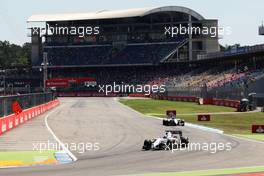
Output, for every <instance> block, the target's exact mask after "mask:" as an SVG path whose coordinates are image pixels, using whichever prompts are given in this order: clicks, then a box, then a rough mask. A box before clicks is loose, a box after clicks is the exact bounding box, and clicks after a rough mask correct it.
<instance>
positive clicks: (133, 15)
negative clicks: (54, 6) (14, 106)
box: [28, 6, 264, 99]
mask: <svg viewBox="0 0 264 176" xmlns="http://www.w3.org/2000/svg"><path fill="white" fill-rule="evenodd" d="M28 22H30V23H35V22H44V23H45V26H46V28H45V31H44V32H42V30H43V29H41V28H37V31H38V32H37V33H34V30H36V29H34V28H32V36H31V40H32V55H31V57H32V59H31V62H32V66H33V68H35V71H33V72H35V75H40V76H39V77H40V79H41V77H42V75H41V74H42V73H41V72H39V69H41V68H42V67H43V57H42V56H43V53H47V56H48V58H47V59H48V75H47V76H48V80H47V81H46V86H47V87H49V88H56V90H57V92H64V93H65V92H68V93H72V92H82V93H83V92H96V91H97V90H98V84H112V83H113V82H116V83H120V84H151V85H154V84H157V85H160V84H165V85H166V87H167V90H171V91H170V92H169V93H171V94H177V95H186V94H188V95H196V96H201V94H202V92H203V90H206V91H207V92H208V94H210V93H211V94H214V95H213V96H217V95H216V94H219V92H221V91H219V90H224V89H228V88H229V89H231V90H232V91H235V93H233V94H232V95H234V97H232V98H233V99H239V98H241V95H242V94H241V92H245V89H246V87H248V84H249V83H250V82H256V81H257V80H259V79H261V78H262V76H263V68H264V65H263V54H264V45H256V46H251V47H250V46H245V47H233V48H231V49H230V50H224V51H220V46H219V43H218V33H217V35H216V36H214V37H212V36H211V35H210V34H203V33H201V34H197V33H195V34H194V31H195V30H197V29H198V28H199V29H203V28H209V29H210V28H217V27H218V21H217V20H215V19H206V18H204V17H203V16H202V15H200V14H199V13H197V12H195V11H194V10H192V9H189V8H186V7H179V6H167V7H158V8H141V9H128V10H115V11H107V10H104V11H98V12H92V13H68V14H46V15H45V14H44V15H33V16H31V17H30V18H29V19H28ZM82 27H88V30H86V32H87V31H88V33H86V34H85V35H84V34H83V33H82V34H83V35H80V33H79V34H77V33H74V34H72V33H71V32H69V29H71V28H75V29H77V31H78V30H79V29H82ZM181 27H185V28H188V27H189V28H191V32H192V34H190V31H188V32H189V33H185V34H177V35H172V31H170V32H168V30H167V29H173V28H176V29H180V28H181ZM192 27H193V28H192ZM47 29H48V30H47ZM52 30H53V31H52ZM51 31H52V32H51ZM55 32H56V34H54V33H55ZM82 32H83V31H82ZM174 32H175V31H174ZM65 33H67V34H65ZM245 68H247V69H246V70H245ZM40 73H41V74H40ZM87 85H88V86H87ZM174 92H177V93H174ZM216 92H217V93H216ZM224 94H225V92H223V95H224ZM230 95H231V93H230ZM223 97H224V96H223ZM227 98H228V97H227Z"/></svg>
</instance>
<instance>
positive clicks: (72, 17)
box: [27, 6, 204, 22]
mask: <svg viewBox="0 0 264 176" xmlns="http://www.w3.org/2000/svg"><path fill="white" fill-rule="evenodd" d="M169 11H174V12H182V13H186V14H190V15H192V16H193V17H195V18H197V19H198V20H203V19H204V18H203V16H201V15H200V14H199V13H197V12H195V11H194V10H192V9H189V8H186V7H181V6H165V7H156V8H139V9H127V10H114V11H108V10H102V11H98V12H89V13H62V14H39V15H32V16H31V17H29V18H28V20H27V22H46V21H76V20H95V19H113V18H127V17H143V16H146V15H149V14H153V13H158V12H169Z"/></svg>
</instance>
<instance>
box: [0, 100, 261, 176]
mask: <svg viewBox="0 0 264 176" xmlns="http://www.w3.org/2000/svg"><path fill="white" fill-rule="evenodd" d="M60 101H61V105H60V106H59V107H57V108H55V109H54V110H52V111H51V112H50V113H51V114H50V116H49V119H48V123H49V126H50V127H51V128H52V130H53V131H54V132H55V134H56V135H57V137H59V139H60V140H61V141H63V142H64V143H73V142H74V143H83V142H84V143H99V144H100V145H99V146H100V150H98V151H87V152H85V153H78V152H75V151H73V153H74V155H75V156H76V157H77V158H78V161H77V162H74V163H71V164H66V165H54V166H37V167H32V168H11V169H0V175H5V176H7V175H17V176H22V175H25V176H58V175H59V176H79V175H80V176H82V175H83V176H86V175H128V174H143V173H150V172H170V171H174V172H175V171H191V170H205V169H221V168H235V167H246V166H258V165H259V166H260V165H263V164H264V157H263V151H264V144H262V143H257V142H250V141H247V140H240V139H237V138H233V137H228V136H224V135H221V134H215V133H209V132H205V131H200V130H197V129H193V128H187V127H181V128H180V129H182V131H183V134H184V136H187V137H189V139H190V142H199V143H203V142H207V143H210V142H217V143H219V142H222V143H228V142H230V143H232V150H231V151H219V152H217V153H215V154H211V153H210V152H208V151H176V152H174V153H171V151H142V150H141V147H142V144H143V141H144V139H146V138H153V137H159V136H162V135H163V134H164V130H166V129H175V128H173V127H172V128H171V127H163V126H162V125H161V121H160V120H158V119H152V118H147V117H144V116H142V115H140V114H138V113H136V112H134V111H131V110H130V109H129V108H126V107H124V106H122V105H121V104H120V103H118V102H117V101H116V100H115V99H113V98H62V99H60ZM39 118H44V117H43V116H42V117H39ZM36 122H37V123H39V121H38V120H36ZM30 123H34V120H33V121H32V122H30ZM234 125H235V124H234ZM43 126H44V123H43ZM15 130H17V131H19V130H20V131H23V130H25V131H24V132H23V134H25V133H26V132H27V133H28V135H27V137H28V139H30V138H33V139H35V138H34V136H36V134H37V135H39V138H40V139H41V138H42V135H41V134H39V133H40V132H38V133H36V132H34V131H32V132H31V131H30V130H31V128H27V127H26V125H25V126H21V127H19V129H15ZM15 130H14V132H10V133H7V134H5V135H4V138H5V139H6V140H8V138H13V139H14V138H15V137H14V136H16V133H15ZM40 130H41V131H42V133H45V134H43V136H44V137H45V139H46V138H47V134H46V133H48V131H45V130H43V129H42V128H40ZM21 133H22V132H21ZM0 138H1V137H0ZM17 141H19V140H17ZM13 145H17V146H19V142H17V144H13Z"/></svg>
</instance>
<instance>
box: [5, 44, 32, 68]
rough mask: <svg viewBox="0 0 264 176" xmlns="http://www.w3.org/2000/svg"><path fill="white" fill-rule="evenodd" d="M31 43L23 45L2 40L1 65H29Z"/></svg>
mask: <svg viewBox="0 0 264 176" xmlns="http://www.w3.org/2000/svg"><path fill="white" fill-rule="evenodd" d="M30 55H31V44H30V43H25V44H23V46H19V45H15V44H11V43H9V42H8V41H0V67H2V68H3V67H11V66H27V65H28V64H29V63H30V62H29V61H30Z"/></svg>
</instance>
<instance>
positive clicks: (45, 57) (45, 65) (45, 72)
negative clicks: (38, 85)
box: [43, 52, 48, 93]
mask: <svg viewBox="0 0 264 176" xmlns="http://www.w3.org/2000/svg"><path fill="white" fill-rule="evenodd" d="M47 79H48V53H47V52H44V53H43V92H44V93H45V92H46V90H47V87H46V81H47Z"/></svg>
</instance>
